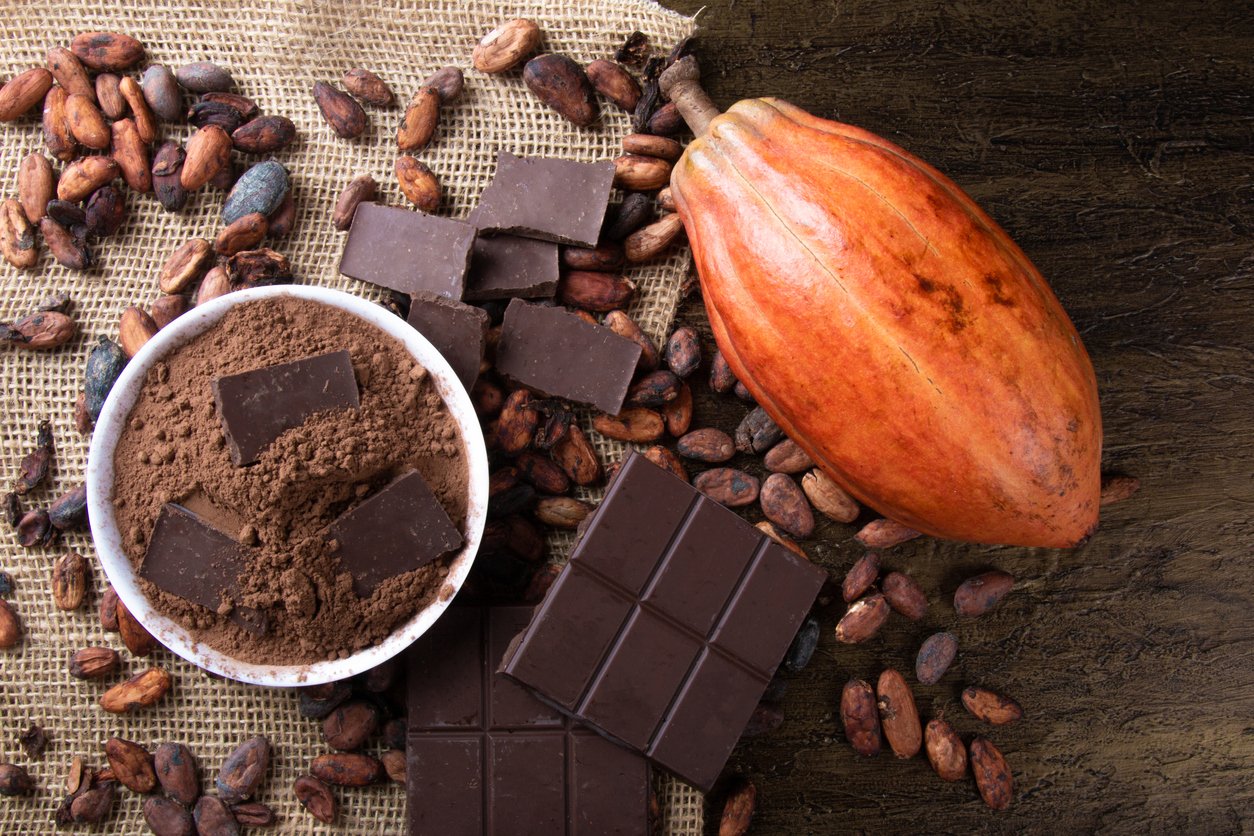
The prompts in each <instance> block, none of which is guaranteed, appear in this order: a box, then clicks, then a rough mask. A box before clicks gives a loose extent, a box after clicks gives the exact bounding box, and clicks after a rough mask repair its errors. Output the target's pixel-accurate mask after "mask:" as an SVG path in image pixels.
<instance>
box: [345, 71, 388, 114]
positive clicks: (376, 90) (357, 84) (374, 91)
mask: <svg viewBox="0 0 1254 836" xmlns="http://www.w3.org/2000/svg"><path fill="white" fill-rule="evenodd" d="M340 83H341V84H343V85H344V89H345V90H347V91H348V92H349V93H351V94H352V95H354V96H356V97H357V98H358V99H360V100H361V101H363V102H365V103H366V104H372V105H374V106H375V107H391V106H392V103H393V102H394V101H395V97H394V96H393V95H392V88H391V87H388V85H387V82H386V81H384V80H383V79H381V78H379V77H378V76H377V75H375V74H374V73H372V72H370V70H367V69H363V68H362V67H353V68H352V69H351V70H349V71H348V72H346V73H344V77H343V78H342V79H340Z"/></svg>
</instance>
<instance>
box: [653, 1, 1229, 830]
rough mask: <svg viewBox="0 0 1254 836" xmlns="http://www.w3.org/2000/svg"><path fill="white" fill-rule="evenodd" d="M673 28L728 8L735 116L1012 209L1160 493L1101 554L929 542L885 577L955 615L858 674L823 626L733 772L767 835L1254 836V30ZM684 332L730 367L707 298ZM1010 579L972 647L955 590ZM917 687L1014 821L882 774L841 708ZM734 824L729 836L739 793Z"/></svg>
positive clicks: (893, 770)
mask: <svg viewBox="0 0 1254 836" xmlns="http://www.w3.org/2000/svg"><path fill="white" fill-rule="evenodd" d="M666 2H667V5H669V6H671V7H673V8H675V9H677V10H680V11H683V12H686V13H689V14H692V13H695V12H697V10H698V9H699V8H702V7H704V8H705V11H704V12H702V14H701V16H700V17H699V22H700V23H701V25H702V26H703V31H702V35H701V39H700V46H699V49H698V55H699V57H700V58H701V59H702V63H703V66H704V68H705V73H706V77H707V80H708V84H709V87H710V92H711V93H712V94H713V96H714V99H715V101H716V102H718V103H719V104H721V105H723V106H726V105H728V104H730V103H731V102H732V101H734V100H735V99H737V98H741V97H747V96H756V95H775V96H780V97H782V98H786V99H789V100H790V101H792V102H794V103H796V104H798V105H800V106H802V107H805V108H807V109H808V110H811V111H812V112H814V113H817V114H819V115H822V116H826V117H829V118H835V119H840V120H842V121H848V122H852V123H854V124H857V125H860V126H862V127H865V128H868V129H870V130H873V131H876V132H878V133H881V134H883V135H884V136H886V137H888V138H890V139H891V140H893V141H894V142H897V143H899V144H901V145H903V146H905V147H906V148H907V149H909V150H911V151H913V152H915V153H917V154H919V155H920V156H922V157H923V158H924V159H927V160H928V161H930V162H932V163H933V164H935V165H937V166H938V167H939V168H941V169H942V170H944V171H945V172H946V173H948V174H949V175H950V176H951V177H953V178H954V179H955V180H957V182H958V183H959V184H960V185H962V186H963V187H964V188H965V189H967V190H968V191H969V192H970V193H971V194H972V195H973V196H974V197H975V199H976V200H977V201H979V202H980V203H981V204H983V205H984V207H985V208H986V209H987V210H988V211H989V212H990V213H991V214H992V215H993V216H994V217H995V218H996V219H997V220H998V221H999V222H1000V223H1001V224H1002V225H1003V226H1004V227H1005V228H1006V229H1007V230H1008V231H1009V232H1010V233H1011V234H1012V236H1014V237H1015V238H1016V240H1017V241H1018V242H1019V243H1020V244H1021V245H1022V246H1023V248H1024V249H1025V250H1026V251H1027V253H1028V255H1029V256H1030V257H1031V258H1032V259H1033V260H1034V261H1035V262H1036V264H1037V266H1038V267H1040V269H1041V270H1042V272H1043V273H1044V274H1045V275H1046V276H1047V277H1049V279H1050V281H1051V283H1052V284H1053V287H1054V288H1055V291H1056V292H1057V294H1058V296H1059V298H1060V299H1061V300H1062V302H1063V305H1064V306H1065V307H1066V308H1067V310H1068V311H1069V312H1070V314H1071V315H1072V318H1073V319H1074V320H1075V322H1076V325H1077V327H1078V328H1079V329H1080V331H1081V333H1082V334H1083V336H1084V339H1085V342H1086V345H1087V346H1088V349H1089V352H1090V354H1091V355H1092V358H1093V362H1094V365H1095V366H1096V369H1097V373H1098V379H1099V383H1100V387H1101V394H1102V407H1103V418H1104V421H1105V431H1106V441H1105V463H1106V466H1107V468H1108V469H1112V470H1120V471H1124V472H1128V473H1132V474H1134V475H1136V476H1138V477H1140V479H1141V481H1142V485H1143V487H1142V490H1141V492H1140V493H1139V494H1137V495H1136V496H1135V497H1134V498H1133V499H1132V500H1130V501H1128V502H1126V503H1124V504H1120V505H1115V506H1111V507H1110V508H1108V509H1107V512H1106V513H1105V514H1104V518H1103V522H1102V526H1101V529H1100V531H1099V532H1098V533H1097V534H1096V536H1094V537H1093V539H1092V540H1091V541H1090V542H1089V543H1088V544H1087V545H1086V546H1084V547H1083V548H1080V549H1076V550H1073V551H1048V550H1025V549H1009V548H985V547H973V546H965V545H960V544H953V543H940V542H935V541H930V540H922V541H914V542H912V543H908V544H906V545H904V546H901V547H898V548H897V549H895V550H893V551H892V552H890V553H889V554H888V555H886V557H885V560H884V564H885V567H886V570H887V569H900V570H904V571H908V572H909V573H910V574H911V575H912V576H914V577H915V578H916V579H917V580H919V582H920V583H921V584H922V586H923V588H924V590H925V591H927V593H928V595H929V597H930V599H931V607H930V609H929V613H928V617H927V618H926V619H925V620H924V621H922V622H920V623H918V624H911V623H908V622H906V621H905V620H904V619H902V618H900V617H894V618H893V619H891V620H890V622H889V624H888V626H887V627H886V628H885V631H884V632H883V634H882V637H881V638H879V639H877V640H874V641H872V642H869V643H868V644H866V645H862V646H857V647H848V646H843V645H837V644H836V642H835V641H834V640H833V638H832V628H833V627H834V625H835V622H836V620H837V619H838V618H839V615H840V610H841V606H840V605H834V606H833V607H832V608H831V609H830V610H828V611H826V612H824V613H823V614H822V623H823V635H822V640H821V643H820V648H819V652H818V655H817V656H816V659H815V661H814V662H813V663H812V664H811V666H810V667H809V668H807V669H806V670H805V671H803V672H802V673H801V674H799V675H797V676H794V677H792V678H791V681H790V683H789V686H788V691H787V693H786V695H785V696H784V698H783V703H782V704H783V708H784V711H785V715H786V720H785V722H784V725H783V726H782V728H780V729H779V730H777V731H775V732H772V733H769V734H766V735H764V736H761V737H758V738H754V739H752V740H749V741H746V742H745V743H743V744H742V745H741V746H740V747H739V748H738V749H737V750H736V752H735V754H734V755H733V760H732V764H731V771H736V772H740V773H743V774H747V775H748V776H750V777H751V778H752V779H753V780H754V781H755V783H756V784H757V786H758V813H757V817H756V819H755V822H754V828H753V832H756V833H789V834H791V833H835V832H876V833H883V832H930V833H970V832H976V831H979V832H994V833H1001V832H1006V833H1010V832H1093V831H1096V832H1104V833H1161V832H1190V833H1220V834H1223V833H1241V832H1248V830H1249V829H1251V828H1252V827H1254V780H1252V776H1254V720H1252V719H1251V718H1254V619H1252V618H1251V616H1250V601H1251V599H1252V598H1254V573H1251V571H1250V569H1249V559H1250V558H1249V550H1250V546H1251V544H1252V543H1254V525H1252V524H1251V510H1252V509H1254V484H1252V480H1251V473H1252V470H1254V468H1252V467H1251V452H1252V451H1251V442H1250V439H1251V435H1252V434H1254V418H1252V417H1251V415H1252V411H1251V405H1252V404H1254V385H1252V379H1254V362H1252V360H1254V357H1252V352H1251V347H1252V345H1254V340H1252V339H1251V337H1250V328H1251V325H1254V293H1252V291H1254V252H1252V250H1251V246H1250V242H1251V229H1252V228H1254V208H1252V207H1254V200H1252V198H1254V183H1252V180H1251V172H1254V116H1252V114H1254V109H1252V108H1251V91H1254V64H1252V63H1251V59H1250V57H1249V50H1250V44H1251V43H1254V17H1251V16H1250V15H1249V14H1248V9H1245V10H1243V9H1242V7H1241V5H1240V4H1229V3H1221V2H1199V3H1183V2H1151V3H1131V2H1116V3H1098V2H1084V1H1083V0H1060V2H1056V3H1048V4H1046V3H1036V4H1022V3H1012V2H1007V0H988V2H983V3H964V2H959V3H956V4H955V3H939V2H925V3H916V2H910V0H846V1H845V2H807V0H773V1H772V0H756V2H755V1H754V0H730V1H729V2H708V0H666ZM682 318H683V319H685V320H687V321H689V322H692V323H693V324H696V325H698V326H699V327H701V328H703V329H704V335H705V338H706V339H707V341H708V339H709V331H708V327H706V325H705V322H704V315H703V311H702V308H701V304H700V301H699V299H694V300H690V302H689V303H688V304H687V305H686V307H685V308H684V310H683V313H682ZM832 408H833V409H838V408H840V405H839V404H833V405H832ZM746 410H747V407H746V406H745V405H743V404H741V403H739V402H737V401H735V400H734V399H733V398H730V397H723V396H716V395H713V394H712V393H710V392H709V391H707V390H705V389H704V388H702V389H701V390H700V391H699V392H698V393H697V415H698V416H699V417H700V418H702V419H704V420H703V421H702V423H705V424H714V425H716V426H720V427H722V428H724V429H730V428H732V427H734V426H735V424H736V422H737V421H738V420H739V418H740V416H741V415H742V414H743V413H744V412H745V411H746ZM699 425H700V424H698V423H694V426H699ZM743 458H744V457H741V459H743ZM741 459H738V460H736V461H734V462H733V463H732V464H733V465H735V466H744V467H746V468H750V469H752V468H754V467H757V470H756V471H755V472H758V473H759V474H760V471H761V468H760V465H758V464H757V463H756V462H751V461H749V460H747V459H744V460H743V461H742V460H741ZM868 518H869V515H864V517H863V520H865V519H868ZM854 531H856V524H855V525H851V526H844V525H838V524H834V523H827V524H825V525H824V526H822V527H820V529H819V531H818V532H817V534H816V536H815V538H813V539H812V540H810V541H808V542H807V543H806V546H807V548H808V549H809V551H810V552H811V554H812V555H814V557H815V559H816V560H817V561H818V562H820V563H822V564H823V565H825V566H827V567H828V568H829V569H830V570H831V571H832V572H833V573H834V574H837V575H838V576H839V575H841V574H843V572H844V571H845V569H847V568H848V566H850V565H851V564H852V563H853V561H854V560H855V559H856V558H857V557H858V556H859V554H860V552H859V550H858V549H857V548H856V544H854V543H853V542H852V535H853V533H854ZM993 567H996V568H1001V569H1005V570H1007V571H1010V572H1012V573H1013V574H1015V575H1016V576H1017V577H1018V578H1020V584H1019V586H1018V587H1017V588H1016V589H1015V591H1014V592H1012V593H1011V594H1010V595H1009V596H1008V597H1007V598H1006V600H1005V601H1004V602H1003V603H1002V604H1001V606H1000V607H999V608H998V609H997V610H996V611H994V612H993V613H991V614H990V615H988V616H986V617H985V618H983V619H980V620H977V621H959V620H958V618H957V616H956V615H955V614H954V612H953V608H952V603H951V601H952V594H953V590H954V588H955V587H956V586H957V584H958V583H959V582H960V581H961V580H962V579H963V578H965V577H967V576H969V575H971V574H975V573H976V572H978V571H982V570H984V569H986V568H993ZM940 629H950V630H953V631H954V632H955V633H956V635H957V636H958V638H959V642H960V650H959V657H958V661H957V662H956V663H955V664H954V667H953V668H952V669H951V671H950V673H948V674H947V675H946V676H945V677H944V679H942V680H941V682H940V683H938V684H937V685H935V686H932V687H923V686H918V685H917V683H916V682H915V680H914V678H913V675H912V674H911V673H909V672H910V671H912V669H913V662H914V653H915V651H916V650H917V649H918V646H919V644H920V643H921V642H922V640H923V639H924V638H926V637H927V636H928V635H929V634H930V633H932V632H935V631H936V630H940ZM888 665H891V666H894V667H897V668H898V669H899V670H901V671H902V672H903V673H907V679H908V681H910V682H911V683H912V685H913V686H914V687H915V696H916V699H917V701H918V703H919V709H920V711H921V712H922V714H923V715H924V717H925V719H926V718H928V717H934V716H940V715H941V714H944V716H945V718H946V719H948V720H949V721H950V722H951V723H953V724H954V726H955V728H956V729H957V730H958V732H959V733H960V734H961V735H962V736H963V738H964V740H969V739H970V737H971V736H972V735H973V734H975V733H977V732H978V733H981V734H986V735H988V736H989V737H990V738H991V739H992V740H993V741H994V742H995V743H996V744H997V746H998V747H999V748H1000V749H1001V750H1002V751H1003V753H1004V754H1005V755H1006V758H1007V759H1008V760H1009V762H1010V764H1011V767H1012V768H1013V770H1014V773H1015V780H1016V784H1017V789H1016V798H1015V801H1014V804H1013V805H1012V807H1011V809H1010V810H1009V811H1008V812H1006V813H998V814H994V813H991V812H990V811H988V810H987V809H986V808H985V807H984V806H983V804H982V803H981V802H980V800H979V797H978V795H977V794H976V791H975V787H974V784H973V783H972V782H971V781H970V780H968V781H964V782H960V783H957V784H946V783H944V782H942V781H940V780H939V779H937V778H936V776H935V775H933V774H932V772H931V770H930V768H929V767H928V765H927V763H926V761H925V760H924V759H923V758H922V757H918V758H914V759H912V760H910V761H907V762H899V761H897V760H896V759H894V758H892V757H891V756H887V755H882V756H881V757H879V758H877V759H875V760H873V761H871V762H866V761H863V760H861V759H859V758H856V756H855V755H854V754H853V752H852V750H851V749H850V748H849V746H848V744H847V743H846V742H845V741H844V738H843V735H842V734H841V732H840V727H839V718H838V715H837V705H838V701H839V694H840V688H841V686H842V685H843V683H844V682H845V680H846V679H848V678H850V677H858V678H864V679H868V680H872V681H873V680H874V679H875V678H876V677H877V676H878V674H879V672H880V670H882V668H883V667H884V666H888ZM968 684H979V685H983V686H986V687H989V688H993V689H995V690H997V691H1000V692H1003V693H1006V694H1008V695H1010V696H1013V697H1014V698H1015V699H1017V700H1018V701H1019V702H1020V703H1022V705H1023V707H1024V710H1025V712H1026V716H1025V718H1024V720H1022V721H1021V722H1019V723H1017V724H1014V725H1011V726H1005V727H999V728H989V727H983V728H981V725H980V724H979V723H978V722H977V721H975V720H974V719H973V718H971V717H970V716H969V715H967V714H966V713H965V711H964V710H963V709H962V707H961V704H960V701H959V695H960V693H961V690H962V688H963V687H964V686H965V685H968ZM710 804H711V811H710V812H711V815H710V816H708V820H709V827H708V829H709V831H710V832H715V831H716V828H717V821H718V812H719V810H720V808H721V798H720V797H719V794H718V793H717V792H716V793H715V795H714V796H712V798H711V802H710Z"/></svg>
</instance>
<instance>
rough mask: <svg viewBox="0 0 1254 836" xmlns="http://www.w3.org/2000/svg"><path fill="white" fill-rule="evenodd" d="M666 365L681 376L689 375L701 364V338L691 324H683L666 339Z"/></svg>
mask: <svg viewBox="0 0 1254 836" xmlns="http://www.w3.org/2000/svg"><path fill="white" fill-rule="evenodd" d="M666 365H667V366H668V367H670V370H671V371H673V372H674V373H675V374H676V375H678V376H679V377H687V376H688V375H690V374H692V373H693V372H695V371H696V370H697V367H698V366H700V365H701V340H700V338H699V337H698V336H697V331H696V329H695V328H693V327H692V326H691V325H681V326H679V327H678V328H676V329H675V330H674V331H672V332H671V335H670V337H669V338H668V339H667V340H666Z"/></svg>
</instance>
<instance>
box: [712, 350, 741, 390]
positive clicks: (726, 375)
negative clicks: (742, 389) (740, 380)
mask: <svg viewBox="0 0 1254 836" xmlns="http://www.w3.org/2000/svg"><path fill="white" fill-rule="evenodd" d="M736 383H737V380H736V374H735V373H734V372H733V371H732V370H731V366H730V365H728V363H727V358H726V357H724V356H723V352H721V351H715V352H714V359H713V360H712V361H710V388H711V389H713V390H714V391H715V392H718V393H719V394H720V395H725V394H727V393H728V392H730V391H731V390H732V389H734V388H736Z"/></svg>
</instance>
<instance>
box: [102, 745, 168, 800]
mask: <svg viewBox="0 0 1254 836" xmlns="http://www.w3.org/2000/svg"><path fill="white" fill-rule="evenodd" d="M104 749H105V757H106V758H107V759H108V761H109V768H110V769H112V770H113V775H114V777H116V778H117V779H118V781H120V782H121V783H122V786H124V787H126V788H127V789H128V790H131V791H133V792H138V793H145V792H152V791H153V790H154V789H156V787H157V773H156V771H155V770H154V769H153V767H152V755H150V754H149V753H148V750H147V749H145V748H144V747H143V746H140V745H139V744H138V743H134V742H132V741H130V740H123V739H122V738H120V737H111V738H109V739H108V740H106V741H105V746H104Z"/></svg>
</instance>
